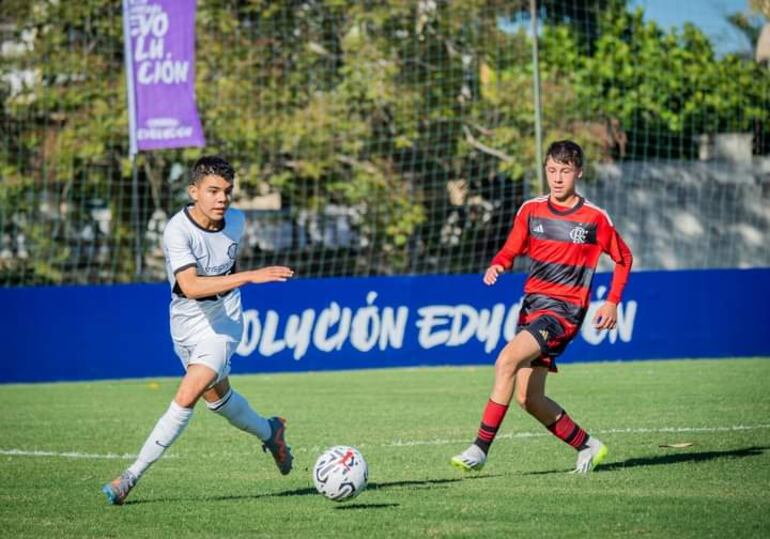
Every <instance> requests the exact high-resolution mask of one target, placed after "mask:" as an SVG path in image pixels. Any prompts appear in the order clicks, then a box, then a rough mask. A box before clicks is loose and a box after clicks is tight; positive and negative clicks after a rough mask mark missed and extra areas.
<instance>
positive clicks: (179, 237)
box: [163, 221, 294, 299]
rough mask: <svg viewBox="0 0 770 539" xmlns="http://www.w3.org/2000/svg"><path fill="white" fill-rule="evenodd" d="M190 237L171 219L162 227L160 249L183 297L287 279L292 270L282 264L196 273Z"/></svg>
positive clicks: (218, 292) (200, 296)
mask: <svg viewBox="0 0 770 539" xmlns="http://www.w3.org/2000/svg"><path fill="white" fill-rule="evenodd" d="M191 242H192V239H191V238H190V236H189V234H187V233H186V232H185V230H184V229H182V228H180V227H179V226H174V224H173V221H172V222H171V223H169V225H168V226H166V229H165V230H164V231H163V251H164V255H165V256H166V260H167V261H168V265H169V269H170V271H171V272H173V274H174V281H175V282H176V284H177V285H178V286H179V288H180V289H181V291H182V293H183V294H184V295H185V297H187V298H190V299H198V298H205V297H210V296H215V295H217V294H223V293H225V292H229V291H231V290H233V289H235V288H238V287H240V286H243V285H245V284H248V283H270V282H281V281H285V280H287V279H288V278H289V277H291V276H292V275H294V272H293V271H292V270H291V269H290V268H287V267H285V266H270V267H266V268H261V269H256V270H249V271H241V272H238V273H232V274H230V275H216V276H206V275H198V271H197V261H196V259H195V254H194V252H193V248H192V244H191Z"/></svg>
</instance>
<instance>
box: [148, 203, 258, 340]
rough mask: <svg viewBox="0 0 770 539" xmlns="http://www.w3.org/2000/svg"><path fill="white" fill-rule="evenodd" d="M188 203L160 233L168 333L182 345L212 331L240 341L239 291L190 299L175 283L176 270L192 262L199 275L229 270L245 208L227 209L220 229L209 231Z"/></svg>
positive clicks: (234, 255) (215, 334) (241, 327)
mask: <svg viewBox="0 0 770 539" xmlns="http://www.w3.org/2000/svg"><path fill="white" fill-rule="evenodd" d="M190 207H191V206H187V207H185V208H184V209H182V210H181V211H179V212H178V213H177V214H176V215H174V216H173V217H172V218H171V220H170V221H169V222H168V225H166V229H165V230H164V232H163V252H164V254H165V255H166V273H167V275H168V282H169V284H170V285H171V307H170V314H171V337H172V339H173V340H174V343H175V344H177V345H182V346H194V345H196V344H198V343H200V342H201V341H203V340H206V339H208V338H211V337H216V336H220V337H227V338H228V339H229V340H233V341H235V342H240V340H241V336H242V333H243V320H242V317H243V313H242V310H241V293H240V290H238V289H237V288H236V289H234V290H232V291H231V292H224V293H222V294H218V295H216V296H211V297H208V298H201V299H189V298H187V297H185V295H184V293H183V292H182V290H181V288H180V287H179V285H178V284H177V282H176V274H177V273H179V272H180V271H182V270H184V269H187V268H191V267H195V268H196V271H197V272H198V275H201V276H216V275H229V274H230V273H233V272H234V271H235V259H236V257H237V255H238V243H239V242H240V241H241V236H243V230H244V225H245V219H244V216H243V213H242V212H241V211H240V210H236V209H232V208H231V209H228V210H227V212H226V213H225V217H224V226H223V227H222V229H220V230H218V231H212V230H206V229H204V228H202V227H201V226H200V225H198V224H197V223H196V222H195V221H194V220H193V218H192V217H191V216H190V214H189V210H190Z"/></svg>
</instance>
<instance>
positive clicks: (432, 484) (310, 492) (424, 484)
mask: <svg viewBox="0 0 770 539" xmlns="http://www.w3.org/2000/svg"><path fill="white" fill-rule="evenodd" d="M493 477H498V475H494V474H484V475H472V476H464V477H458V478H453V479H424V480H414V481H390V482H381V483H369V485H368V486H367V487H366V488H367V490H388V489H392V488H426V489H427V488H436V487H443V486H445V485H449V484H451V483H456V482H458V481H467V480H469V479H491V478H493ZM286 496H318V491H317V490H316V489H315V488H313V487H306V488H298V489H294V490H284V491H281V492H270V493H265V494H234V495H228V496H200V497H197V498H190V497H186V498H154V499H152V498H151V499H144V500H141V499H140V500H128V501H127V502H126V505H139V504H145V503H167V502H181V501H197V502H201V501H203V502H223V501H233V500H256V499H259V498H280V497H286ZM391 505H393V504H370V505H367V504H355V505H347V506H341V507H339V508H338V509H342V508H344V507H349V508H359V509H364V508H366V507H375V508H378V507H381V506H386V507H389V506H391ZM395 505H398V504H395Z"/></svg>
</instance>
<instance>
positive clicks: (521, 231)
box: [491, 203, 531, 269]
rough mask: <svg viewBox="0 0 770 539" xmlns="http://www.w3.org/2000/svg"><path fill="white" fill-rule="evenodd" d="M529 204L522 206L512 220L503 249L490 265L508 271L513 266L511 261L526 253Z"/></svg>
mask: <svg viewBox="0 0 770 539" xmlns="http://www.w3.org/2000/svg"><path fill="white" fill-rule="evenodd" d="M528 206H531V205H530V204H526V203H525V204H523V205H522V206H521V207H520V208H519V211H518V212H516V217H514V218H513V227H511V231H510V232H509V233H508V239H507V240H505V244H504V245H503V248H502V249H500V250H499V251H498V252H497V254H496V255H495V257H494V258H493V259H492V262H491V265H493V266H494V265H500V266H502V267H504V268H505V269H509V268H510V267H511V266H512V265H513V259H514V258H516V257H517V256H519V255H522V254H524V253H526V252H527V245H528V240H529V208H528Z"/></svg>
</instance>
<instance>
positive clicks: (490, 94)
mask: <svg viewBox="0 0 770 539" xmlns="http://www.w3.org/2000/svg"><path fill="white" fill-rule="evenodd" d="M764 4H765V3H763V2H755V3H754V4H752V5H755V7H756V8H757V10H756V11H753V12H749V11H746V12H745V13H743V14H742V15H741V16H742V17H743V18H742V19H740V18H735V20H736V21H742V23H744V24H743V26H742V28H744V30H745V31H746V33H747V35H748V36H749V37H752V36H753V37H752V39H753V41H750V40H747V47H746V49H745V50H742V51H741V50H739V51H736V52H728V53H724V52H719V51H717V50H716V49H715V45H714V43H712V42H711V41H710V39H709V38H708V36H706V34H705V33H704V32H703V31H702V30H700V29H699V28H697V27H695V26H693V25H685V26H684V27H682V28H673V29H666V28H663V27H661V26H660V25H659V24H657V23H655V22H654V21H652V20H650V19H649V18H648V17H647V16H646V15H645V13H644V11H643V9H642V8H639V7H635V6H634V5H632V3H631V2H625V1H623V0H581V1H566V0H562V1H560V0H548V1H539V2H530V1H506V2H503V1H495V0H488V1H477V0H457V1H452V2H449V1H441V0H419V1H415V2H404V1H401V0H389V1H386V0H382V1H366V2H364V1H349V0H348V1H346V0H306V1H291V2H283V1H282V2H278V1H267V0H264V1H253V2H228V1H223V0H201V1H199V2H198V12H197V20H196V25H197V26H196V40H197V64H196V70H197V81H196V92H197V100H198V107H199V110H200V113H201V116H202V122H203V127H204V130H205V133H206V137H207V141H208V146H207V147H206V148H204V149H202V150H201V149H197V148H196V149H185V150H164V151H157V152H147V153H140V154H139V156H138V157H137V160H136V162H135V163H132V161H131V160H130V159H129V158H128V137H127V129H128V126H127V124H128V119H127V107H126V98H125V96H126V91H125V78H124V77H125V72H124V67H123V41H122V39H123V33H122V27H121V24H122V21H121V12H120V3H119V2H114V1H111V0H87V1H83V2H44V1H35V0H33V1H28V0H4V2H3V10H2V13H1V14H0V41H2V48H1V49H0V66H1V70H2V71H1V76H0V140H2V144H0V284H2V285H4V286H18V285H39V284H64V283H116V282H130V281H159V280H162V279H163V277H164V276H163V259H162V251H161V249H160V242H161V237H162V231H163V227H164V226H165V223H166V222H167V221H168V219H169V218H170V217H171V216H172V215H173V214H174V213H175V212H176V211H178V210H179V209H180V208H181V207H182V206H183V205H184V203H185V201H186V196H187V195H186V184H187V180H188V178H189V176H188V173H187V171H188V169H189V166H190V165H191V163H192V162H193V161H194V159H196V158H197V157H199V156H200V155H201V154H202V153H207V154H211V153H216V154H221V155H223V156H225V157H226V158H228V159H229V160H231V161H232V162H233V163H234V164H235V165H236V168H237V170H238V177H237V192H236V197H235V202H234V205H235V206H236V207H239V208H241V209H243V210H244V211H245V212H246V215H247V219H248V226H247V230H246V234H245V236H244V238H243V241H242V245H241V248H240V251H239V252H240V255H239V256H240V258H241V260H240V262H239V265H240V267H257V266H264V265H271V264H277V263H280V264H288V265H290V266H292V267H294V268H295V270H296V272H297V275H298V276H304V277H323V276H344V275H396V274H425V273H467V272H478V271H481V270H482V269H483V268H484V266H485V265H486V264H487V263H488V261H489V260H490V259H491V257H492V256H493V254H494V253H495V251H496V250H497V249H498V248H499V247H500V245H501V244H502V242H503V241H504V238H505V235H506V234H507V232H508V229H509V226H510V223H511V219H512V217H513V215H514V213H515V211H516V209H517V207H518V206H519V205H520V204H521V202H522V201H523V200H524V199H526V198H528V197H531V196H534V195H536V194H538V193H539V192H541V190H542V182H541V180H540V179H539V175H538V166H537V162H538V154H540V153H541V152H542V148H541V147H538V144H537V142H538V140H540V139H542V141H544V142H545V143H547V142H549V141H551V140H555V139H561V138H572V139H575V140H576V141H578V142H579V143H581V144H582V145H583V146H584V148H585V150H586V153H587V157H588V170H587V174H586V175H585V176H586V179H585V183H584V185H583V186H582V187H581V189H582V190H583V192H584V193H585V194H586V195H587V196H589V197H590V198H591V199H592V200H593V201H594V202H595V203H597V204H599V205H600V206H604V207H606V208H607V209H608V210H609V211H610V213H611V215H612V216H613V218H614V220H615V224H616V225H617V227H618V228H619V229H620V231H621V232H622V233H623V234H624V236H626V237H627V239H628V242H629V244H630V245H631V246H632V248H633V249H634V251H635V253H636V268H637V269H639V268H688V267H690V268H692V267H714V266H740V267H743V266H768V265H770V250H768V249H767V248H766V246H765V240H764V239H763V238H766V237H767V235H768V231H770V215H769V213H770V210H768V208H770V164H768V163H769V161H768V155H769V154H770V133H769V130H770V92H769V90H770V70H769V69H768V65H767V55H765V56H763V54H762V51H761V50H760V47H759V45H760V41H761V40H760V33H761V32H760V30H761V29H762V28H763V25H765V23H766V22H767V17H766V15H768V11H767V10H768V7H767V6H766V5H764ZM533 6H534V9H533ZM6 8H7V9H6ZM762 9H765V12H764V15H763V13H762ZM533 13H534V14H535V17H534V20H535V22H536V24H534V25H533V17H532V15H533ZM533 28H534V30H533ZM765 29H767V28H765ZM755 45H756V50H754V49H752V47H753V46H755ZM535 75H537V80H535V79H536V77H535ZM536 82H537V84H536ZM535 88H538V89H539V90H538V91H536V89H535ZM536 98H539V99H536ZM536 113H537V114H536ZM538 134H540V137H539V136H538ZM132 167H136V172H137V178H138V182H139V195H138V196H139V199H138V202H139V205H138V210H139V211H138V215H135V214H133V213H132V189H131V179H132ZM137 238H138V239H139V240H140V241H138V242H137V241H136V240H137ZM137 245H139V246H140V252H139V253H138V254H139V256H136V255H137V253H136V249H137ZM137 261H139V264H137Z"/></svg>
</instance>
